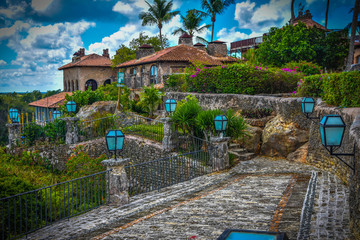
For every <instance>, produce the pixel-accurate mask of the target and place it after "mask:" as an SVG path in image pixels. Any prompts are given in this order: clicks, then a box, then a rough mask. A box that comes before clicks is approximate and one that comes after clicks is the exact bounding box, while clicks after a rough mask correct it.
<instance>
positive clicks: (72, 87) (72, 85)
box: [71, 80, 75, 92]
mask: <svg viewBox="0 0 360 240" xmlns="http://www.w3.org/2000/svg"><path fill="white" fill-rule="evenodd" d="M71 91H72V92H73V91H75V86H74V80H72V81H71Z"/></svg>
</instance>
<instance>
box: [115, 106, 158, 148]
mask: <svg viewBox="0 0 360 240" xmlns="http://www.w3.org/2000/svg"><path fill="white" fill-rule="evenodd" d="M129 117H130V118H131V122H130V123H129V122H127V124H126V125H124V124H123V125H122V126H120V128H121V129H122V130H123V131H124V133H126V134H131V135H137V136H141V137H145V138H148V139H151V140H154V141H157V142H162V140H163V138H164V130H163V122H162V121H158V120H155V119H151V118H147V117H143V116H139V115H136V114H132V113H130V114H129Z"/></svg>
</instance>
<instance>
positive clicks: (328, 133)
mask: <svg viewBox="0 0 360 240" xmlns="http://www.w3.org/2000/svg"><path fill="white" fill-rule="evenodd" d="M345 127H346V125H345V123H344V120H343V119H342V117H341V116H340V115H327V116H325V117H323V119H322V120H321V121H320V135H321V143H322V144H323V145H324V147H340V146H341V143H342V140H343V137H344V132H345Z"/></svg>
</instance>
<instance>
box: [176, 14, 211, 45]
mask: <svg viewBox="0 0 360 240" xmlns="http://www.w3.org/2000/svg"><path fill="white" fill-rule="evenodd" d="M206 15H207V14H206V13H204V12H202V11H199V10H196V9H191V10H189V11H187V12H186V16H185V17H184V16H182V15H180V16H181V19H182V22H183V26H184V28H178V29H176V30H175V31H174V32H173V33H172V34H173V35H176V34H184V33H187V34H189V35H191V36H194V34H195V33H202V32H204V31H205V30H206V29H208V28H209V27H211V25H210V24H207V25H205V26H202V27H200V24H201V22H202V20H203V18H204V17H205V16H206ZM196 40H197V41H199V42H203V43H207V41H206V40H205V39H204V38H202V37H199V36H197V37H196Z"/></svg>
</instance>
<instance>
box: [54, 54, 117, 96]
mask: <svg viewBox="0 0 360 240" xmlns="http://www.w3.org/2000/svg"><path fill="white" fill-rule="evenodd" d="M59 70H62V71H63V84H64V91H65V92H72V91H77V90H80V91H85V90H87V89H88V88H90V89H91V90H93V91H94V90H96V89H97V88H98V87H100V86H102V85H106V84H110V83H112V82H114V81H116V80H117V69H116V68H113V67H112V62H111V60H110V56H109V50H108V49H104V50H103V54H102V55H101V56H100V55H98V54H94V53H93V54H89V55H85V49H84V48H81V49H80V50H79V51H78V52H76V53H75V54H74V57H73V59H72V62H71V63H68V64H66V65H64V66H62V67H60V68H59Z"/></svg>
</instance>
